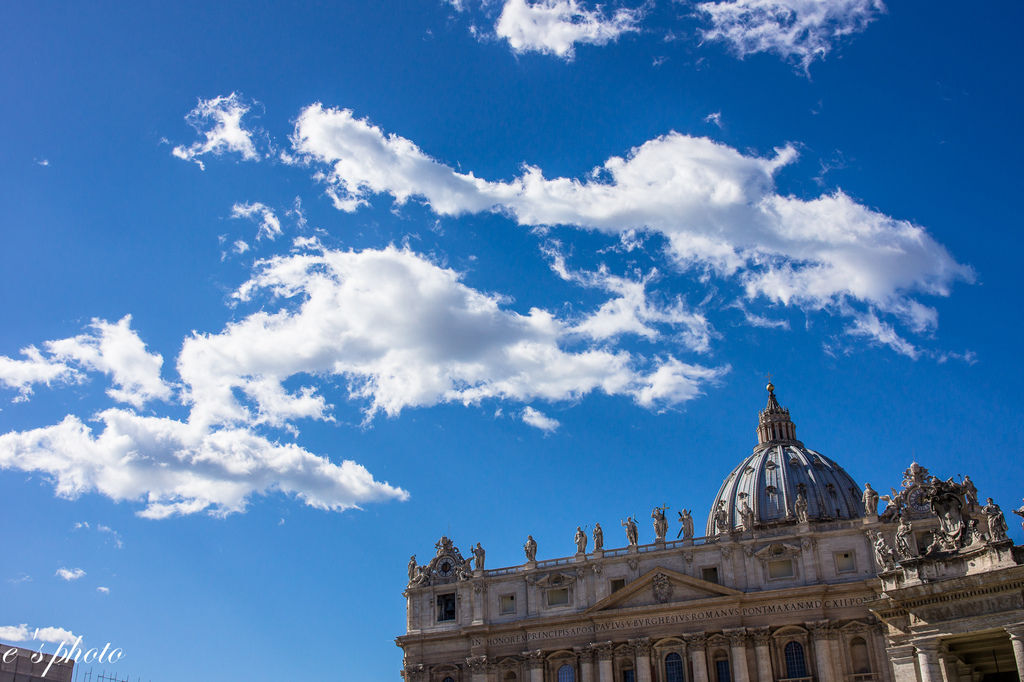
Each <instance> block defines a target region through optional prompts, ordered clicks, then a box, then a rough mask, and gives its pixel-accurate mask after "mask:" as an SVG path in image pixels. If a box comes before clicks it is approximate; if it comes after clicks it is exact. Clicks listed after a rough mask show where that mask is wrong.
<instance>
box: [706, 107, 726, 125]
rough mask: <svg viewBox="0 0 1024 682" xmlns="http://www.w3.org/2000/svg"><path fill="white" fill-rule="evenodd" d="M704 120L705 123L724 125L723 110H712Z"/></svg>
mask: <svg viewBox="0 0 1024 682" xmlns="http://www.w3.org/2000/svg"><path fill="white" fill-rule="evenodd" d="M704 122H705V123H712V124H714V125H716V126H718V127H719V128H721V127H722V112H721V111H713V112H711V113H710V114H708V115H707V116H705V117H704Z"/></svg>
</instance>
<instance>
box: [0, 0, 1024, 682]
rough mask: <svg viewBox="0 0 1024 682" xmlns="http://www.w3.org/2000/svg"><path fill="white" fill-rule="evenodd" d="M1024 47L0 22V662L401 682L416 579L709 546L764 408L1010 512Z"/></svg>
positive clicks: (471, 0) (876, 25) (786, 3)
mask: <svg viewBox="0 0 1024 682" xmlns="http://www.w3.org/2000/svg"><path fill="white" fill-rule="evenodd" d="M1021 14H1022V9H1021V7H1020V5H1019V3H1008V2H1005V3H999V2H997V3H983V4H981V5H977V6H971V7H965V6H961V5H953V4H941V3H940V4H935V3H924V2H904V3H899V4H896V3H891V4H887V5H884V6H883V5H882V3H881V2H880V1H873V0H800V1H798V0H718V1H717V2H707V3H689V2H681V1H668V0H665V1H662V0H653V1H650V0H649V1H648V2H646V3H644V4H639V3H636V2H632V3H629V2H623V3H606V4H604V5H602V6H596V5H594V4H592V3H589V2H584V1H583V0H579V1H578V2H577V1H574V0H543V1H542V2H533V1H532V0H504V1H503V0H490V2H483V3H482V2H479V1H478V0H461V2H440V1H438V2H423V3H419V4H416V5H414V6H411V7H410V6H409V4H408V3H393V2H389V1H388V0H382V1H381V2H378V3H373V4H372V6H371V5H369V4H362V3H360V4H356V3H347V4H344V3H343V4H342V5H341V6H333V5H331V4H311V5H309V6H307V7H305V8H301V9H296V8H294V7H291V6H286V5H284V4H280V5H277V6H273V5H269V4H268V5H261V6H259V7H255V6H253V5H252V4H251V3H235V4H232V3H217V6H216V7H210V6H209V3H204V4H200V3H192V4H189V3H184V4H179V5H175V6H174V7H173V8H167V7H155V6H148V5H146V4H140V5H138V6H130V7H129V6H126V5H115V4H106V5H91V6H88V7H86V6H84V5H83V6H68V5H59V4H49V3H33V4H31V6H29V5H24V4H23V5H7V6H5V7H4V8H3V9H2V10H0V58H2V59H3V62H4V63H5V64H7V65H8V68H6V69H4V70H3V72H2V73H0V97H2V99H3V101H4V102H5V103H6V106H5V107H3V109H2V110H0V117H2V119H0V123H2V129H3V130H4V131H6V134H5V136H4V145H3V146H2V147H3V149H2V151H0V210H2V213H0V245H2V248H0V254H2V255H0V258H2V263H3V267H2V268H0V296H2V304H3V305H2V307H3V310H4V313H5V317H6V319H5V322H4V324H3V325H0V401H2V402H0V499H2V500H3V501H4V507H3V508H4V509H5V510H6V512H7V519H8V522H7V523H6V524H5V533H4V534H5V543H6V545H5V546H6V548H7V550H8V551H5V552H4V553H3V559H2V560H0V581H2V582H0V604H2V607H0V641H5V642H13V643H21V644H24V645H29V646H32V645H33V641H32V639H31V635H32V634H33V631H34V630H35V628H54V630H52V631H48V632H42V634H41V635H40V636H41V637H43V638H44V639H43V640H39V641H36V642H35V644H34V645H39V644H40V643H42V644H44V645H45V646H46V647H47V648H48V650H50V649H52V646H53V644H52V642H49V643H48V642H46V641H45V638H46V637H49V638H50V639H53V638H56V637H58V636H59V634H60V633H61V632H60V631H68V632H73V633H74V634H75V635H81V636H82V637H83V639H84V641H85V642H86V643H87V644H89V645H96V644H98V645H99V646H102V645H103V644H104V643H106V642H111V643H112V644H113V645H114V646H118V647H121V648H122V649H123V650H124V652H125V658H124V659H122V660H121V661H119V662H118V663H117V664H116V669H117V670H118V671H119V672H122V673H124V674H131V675H133V676H135V675H139V676H142V677H143V679H152V680H174V679H182V678H184V677H190V676H194V671H195V670H197V669H202V670H203V671H204V672H203V674H202V677H203V678H210V679H213V678H224V679H237V678H238V674H239V673H238V672H237V671H238V670H239V667H240V666H242V667H244V669H245V675H244V676H245V678H246V679H251V680H264V679H265V680H271V679H273V680H279V679H299V678H302V679H339V678H342V679H372V680H377V679H395V676H396V675H397V672H398V669H399V667H400V665H401V652H400V651H399V649H397V648H396V647H395V646H394V644H393V641H392V640H393V638H394V636H396V635H398V634H401V633H402V632H403V630H404V625H405V614H404V599H403V598H402V596H401V591H402V589H403V587H404V583H405V570H406V562H407V561H408V558H409V555H410V554H412V553H416V554H417V555H418V557H419V558H420V560H421V561H425V559H426V558H427V557H429V556H430V555H431V553H432V552H433V543H434V542H435V541H436V540H437V539H438V538H439V537H440V536H441V535H442V534H447V535H449V536H451V537H452V538H453V539H454V540H455V542H456V544H458V545H459V546H460V547H461V548H462V549H463V551H464V553H468V548H469V546H470V545H471V544H474V543H476V542H478V541H479V542H481V543H482V544H483V546H484V547H485V548H486V549H487V552H488V565H489V566H502V565H511V564H518V563H520V562H521V561H522V550H521V545H522V542H523V540H524V539H525V537H526V535H527V533H532V534H533V536H534V537H535V538H536V539H537V542H538V544H539V552H538V554H539V556H541V557H542V558H550V557H556V556H564V555H568V554H570V553H572V551H573V549H574V547H573V544H572V536H573V533H574V531H575V528H576V526H577V525H590V526H592V525H593V523H594V522H596V521H599V522H601V523H602V525H603V526H604V527H605V529H606V536H607V537H608V540H607V542H608V545H609V546H617V545H618V544H624V540H623V542H619V541H617V540H615V538H616V537H618V530H619V529H618V520H619V519H622V518H624V517H625V516H626V515H627V514H635V515H639V517H640V518H641V519H646V518H647V515H648V514H649V510H650V509H651V508H652V507H654V506H655V505H661V504H668V505H669V506H670V507H671V508H672V509H673V510H676V509H680V508H682V507H687V508H692V509H695V510H696V512H695V517H696V522H697V525H698V526H702V524H703V522H704V520H705V519H706V514H707V508H708V506H709V505H710V502H711V499H712V498H713V496H714V494H715V491H716V490H717V487H718V485H719V483H720V481H721V479H722V478H723V477H724V476H725V475H726V474H727V473H728V471H729V470H730V469H731V468H732V467H733V466H734V465H735V464H736V463H737V462H738V461H739V460H740V459H741V458H742V457H743V456H744V455H745V454H747V453H748V452H749V450H750V448H751V447H752V446H753V445H754V442H755V436H754V426H755V423H756V412H757V410H758V409H760V408H761V407H762V406H763V404H764V399H765V394H764V383H765V376H766V375H767V374H769V373H770V374H771V375H772V376H773V378H774V381H775V383H776V385H777V387H778V394H779V397H780V400H781V401H782V402H783V404H785V405H787V406H788V407H790V408H791V410H792V412H793V416H794V420H795V421H796V423H797V429H798V436H800V437H801V438H802V440H804V442H805V443H806V444H807V445H808V446H809V447H812V448H815V449H817V450H820V451H822V452H824V453H826V454H828V455H829V456H831V457H832V458H834V459H835V460H837V461H838V462H840V463H841V464H843V465H844V466H845V467H846V468H847V469H848V471H849V472H850V473H851V475H852V476H853V477H854V479H855V480H857V481H858V482H859V483H863V482H865V481H870V482H871V483H872V484H873V485H874V486H875V487H876V488H880V489H882V490H885V489H888V488H889V487H890V486H894V485H897V484H898V481H899V476H900V473H901V472H902V471H903V469H904V468H905V467H906V466H907V465H908V464H909V463H910V462H911V461H912V460H914V459H917V460H918V461H920V462H921V463H922V464H924V465H925V466H927V467H929V468H930V469H932V471H933V472H935V473H937V474H938V475H941V476H943V477H947V476H951V475H955V474H961V473H970V474H971V477H972V479H974V480H975V482H976V484H977V486H978V488H979V491H980V494H981V495H982V496H983V497H986V496H993V497H994V498H995V499H996V501H997V502H999V503H1000V504H1002V506H1003V507H1004V509H1006V510H1007V511H1008V510H1009V509H1011V508H1015V507H1017V506H1019V504H1020V502H1019V500H1020V496H1021V495H1022V494H1024V486H1022V485H1021V475H1020V465H1019V452H1020V451H1021V448H1022V446H1024V439H1022V436H1021V434H1020V430H1019V428H1018V423H1019V421H1020V414H1021V408H1022V401H1021V398H1020V387H1021V385H1022V379H1024V377H1022V372H1021V369H1020V362H1019V358H1018V353H1019V349H1020V343H1019V341H1018V339H1019V338H1020V334H1021V322H1020V319H1021V318H1020V314H1019V312H1017V310H1016V307H1017V306H1016V305H1015V303H1014V301H1015V300H1016V297H1017V296H1018V295H1019V293H1020V290H1021V275H1020V265H1019V263H1020V259H1019V256H1018V254H1019V251H1020V243H1019V242H1020V237H1019V234H1020V230H1019V228H1020V219H1019V210H1018V207H1017V205H1016V204H1017V203H1018V202H1017V197H1018V196H1019V186H1020V180H1021V177H1020V171H1019V162H1018V159H1019V158H1020V157H1021V154H1022V152H1024V149H1022V144H1021V136H1020V132H1019V112H1020V109H1021V103H1022V102H1021V99H1022V97H1021V92H1020V88H1019V87H1018V85H1017V83H1018V80H1019V78H1018V74H1019V71H1020V68H1021V59H1020V56H1019V50H1017V49H1016V45H1017V42H1018V41H1017V37H1016V34H1015V27H1016V26H1019V25H1020V22H1021V20H1022V19H1024V17H1022V16H1021ZM1013 518H1016V517H1013ZM1010 525H1011V535H1012V536H1013V537H1014V539H1015V540H1017V541H1018V542H1019V541H1021V540H1022V539H1024V538H1022V535H1021V531H1020V526H1019V525H1018V524H1017V523H1011V524H1010ZM675 530H677V529H676V528H675V526H674V525H673V527H672V529H671V531H672V532H674V531H675ZM651 537H652V532H651V530H650V528H649V526H648V525H646V524H641V541H643V540H644V538H647V539H648V540H649V539H650V538H651ZM62 569H63V570H62ZM101 588H102V589H101ZM23 625H24V626H25V627H22V626H23ZM339 671H345V672H344V673H342V672H339Z"/></svg>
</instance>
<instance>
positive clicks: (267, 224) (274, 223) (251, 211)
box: [231, 201, 281, 253]
mask: <svg viewBox="0 0 1024 682" xmlns="http://www.w3.org/2000/svg"><path fill="white" fill-rule="evenodd" d="M231 217H232V218H248V219H250V220H255V221H257V222H258V223H259V226H260V227H259V231H258V232H257V233H256V238H257V239H262V238H264V237H266V238H267V239H275V238H277V237H279V236H280V235H281V221H280V219H279V218H278V217H277V214H276V213H274V211H273V209H271V208H270V207H269V206H267V205H266V204H261V203H260V202H258V201H255V202H252V203H238V204H235V205H234V206H232V207H231ZM235 243H236V245H237V244H238V242H235ZM246 250H248V245H247V246H246V249H243V250H242V251H240V253H244V251H246Z"/></svg>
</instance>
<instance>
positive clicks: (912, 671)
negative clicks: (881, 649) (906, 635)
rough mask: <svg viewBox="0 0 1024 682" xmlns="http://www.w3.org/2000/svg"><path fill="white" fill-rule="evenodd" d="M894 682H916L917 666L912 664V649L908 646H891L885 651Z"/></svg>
mask: <svg viewBox="0 0 1024 682" xmlns="http://www.w3.org/2000/svg"><path fill="white" fill-rule="evenodd" d="M886 653H887V654H888V655H889V664H890V665H891V666H892V672H893V677H894V679H895V680H896V682H917V665H915V663H914V647H912V646H910V645H909V644H907V645H903V646H891V647H888V648H887V649H886Z"/></svg>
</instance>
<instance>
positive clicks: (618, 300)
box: [542, 243, 715, 353]
mask: <svg viewBox="0 0 1024 682" xmlns="http://www.w3.org/2000/svg"><path fill="white" fill-rule="evenodd" d="M542 250H543V252H544V253H545V255H547V256H548V258H549V259H550V261H551V269H552V270H554V272H555V273H556V274H557V275H558V276H559V277H561V278H562V279H564V280H566V281H570V282H575V283H576V284H579V285H581V286H584V287H591V288H597V289H603V290H604V291H607V292H608V293H610V294H614V298H611V299H609V300H607V301H605V302H604V303H602V304H601V305H600V306H599V307H598V309H597V310H595V311H593V312H591V313H588V314H587V315H585V316H584V317H583V319H582V320H580V321H579V322H578V323H576V324H575V325H574V326H573V327H572V331H573V332H575V333H577V334H582V335H584V336H587V337H589V338H591V339H594V340H598V341H603V340H607V339H613V338H616V337H618V336H620V335H622V334H636V335H638V336H642V337H644V338H646V339H648V340H650V341H655V340H658V339H661V338H662V337H663V332H662V331H661V330H660V329H659V328H658V327H659V325H667V326H669V327H671V328H682V332H681V333H680V334H679V340H681V341H682V342H683V344H684V345H685V346H686V347H687V348H689V349H690V350H693V351H697V352H699V353H706V352H708V351H709V350H710V348H711V338H712V337H713V336H714V335H715V332H714V330H713V329H712V327H711V323H710V322H709V321H708V319H707V317H706V316H705V315H704V314H703V313H700V312H694V311H691V310H690V309H689V308H687V306H686V304H685V303H684V302H683V300H682V298H681V297H679V296H677V297H675V298H674V299H673V300H672V301H671V302H670V303H668V304H666V305H657V304H656V303H654V302H652V301H651V299H650V297H649V295H648V292H647V285H648V284H649V283H650V282H652V281H654V280H656V279H657V278H658V276H659V275H658V271H657V270H653V271H651V272H650V273H648V274H647V275H646V276H642V277H638V278H637V279H629V278H627V277H619V276H617V275H613V274H611V273H610V272H609V271H608V269H607V267H605V266H603V265H602V266H601V267H600V268H599V269H598V270H597V271H595V272H586V271H572V270H570V269H569V268H568V266H567V265H566V262H565V256H564V255H563V254H562V253H561V251H560V250H559V247H558V245H557V244H554V243H551V244H548V245H546V246H545V247H543V248H542Z"/></svg>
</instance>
